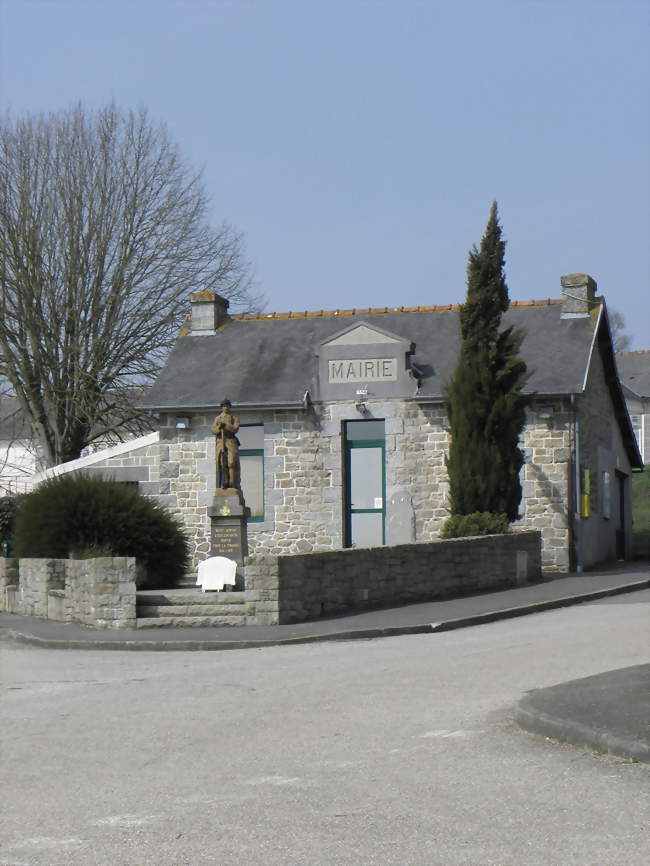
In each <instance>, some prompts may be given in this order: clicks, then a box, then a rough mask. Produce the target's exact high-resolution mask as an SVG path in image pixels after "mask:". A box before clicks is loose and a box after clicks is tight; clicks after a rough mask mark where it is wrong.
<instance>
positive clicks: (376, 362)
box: [328, 358, 397, 384]
mask: <svg viewBox="0 0 650 866" xmlns="http://www.w3.org/2000/svg"><path fill="white" fill-rule="evenodd" d="M328 379H329V381H330V382H331V383H332V384H335V383H338V382H341V383H342V382H395V381H396V380H397V359H396V358H355V359H349V360H348V359H337V360H335V361H328Z"/></svg>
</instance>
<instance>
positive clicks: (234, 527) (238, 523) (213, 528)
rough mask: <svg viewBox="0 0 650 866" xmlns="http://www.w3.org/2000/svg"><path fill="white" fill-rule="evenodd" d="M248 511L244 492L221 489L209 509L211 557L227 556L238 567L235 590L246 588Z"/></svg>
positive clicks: (216, 493)
mask: <svg viewBox="0 0 650 866" xmlns="http://www.w3.org/2000/svg"><path fill="white" fill-rule="evenodd" d="M249 514H250V509H249V508H247V507H246V503H245V502H244V497H243V495H242V492H241V490H234V489H232V488H231V489H228V490H221V489H217V490H216V491H215V494H214V498H213V500H212V505H211V506H210V507H209V508H208V515H209V517H210V556H226V557H227V558H228V559H232V560H234V561H235V562H236V563H237V582H236V584H235V589H238V590H240V589H243V588H244V570H243V567H244V557H246V556H248V532H247V518H248V515H249Z"/></svg>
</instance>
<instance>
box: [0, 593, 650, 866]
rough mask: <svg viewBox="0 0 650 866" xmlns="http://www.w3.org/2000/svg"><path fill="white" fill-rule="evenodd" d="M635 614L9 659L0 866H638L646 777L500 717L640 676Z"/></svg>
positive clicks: (2, 725) (640, 768) (643, 617)
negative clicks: (544, 697)
mask: <svg viewBox="0 0 650 866" xmlns="http://www.w3.org/2000/svg"><path fill="white" fill-rule="evenodd" d="M649 601H650V591H642V592H636V593H632V594H630V595H626V596H617V597H614V598H611V599H606V600H603V601H600V602H595V603H593V604H588V605H581V606H578V607H572V608H567V609H562V610H558V611H550V612H547V613H541V614H536V615H533V616H528V617H523V618H521V619H515V620H506V621H502V622H497V623H492V624H489V625H482V626H478V627H475V628H469V629H465V630H461V631H453V632H447V633H441V634H436V635H413V636H405V637H394V638H388V639H385V640H379V641H367V642H366V641H355V642H342V643H323V644H312V645H300V646H284V647H268V648H263V649H248V650H232V651H230V652H228V653H184V652H178V653H148V652H142V653H128V652H113V653H105V652H101V651H83V652H80V651H74V650H44V649H37V648H35V647H23V646H17V645H13V644H10V643H7V642H5V643H3V644H2V645H0V653H1V656H0V662H1V675H2V681H3V686H4V694H3V699H2V709H1V715H0V746H1V754H0V758H1V763H0V766H1V769H2V784H1V786H0V790H1V791H2V800H3V802H2V805H1V808H0V821H1V822H2V827H1V829H0V866H59V864H69V866H94V864H98V866H146V864H156V866H202V864H219V866H230V864H237V866H249V864H250V866H257V864H260V866H261V864H264V866H276V864H282V866H285V864H291V866H303V864H304V866H325V864H327V866H334V864H336V866H356V864H360V866H371V864H380V866H392V864H395V866H420V864H422V866H425V864H426V866H437V864H440V866H457V864H463V866H465V864H468V866H490V864H494V866H572V864H580V866H618V864H620V866H637V864H643V866H645V864H646V862H648V858H649V857H650V847H649V844H648V836H647V822H648V818H649V817H650V808H649V801H648V789H649V785H648V782H649V781H650V779H649V772H648V766H647V765H643V764H634V763H626V762H624V761H622V760H618V759H614V758H610V757H607V756H604V755H599V754H594V753H592V752H590V751H588V750H586V749H583V748H575V747H572V746H567V745H561V744H558V743H555V742H549V741H546V740H545V739H543V738H541V737H535V736H533V735H530V734H527V733H525V732H523V731H522V730H520V729H519V728H517V727H516V725H515V724H514V723H513V721H512V715H511V714H512V709H513V707H514V705H515V704H516V702H517V701H518V700H519V698H520V697H521V696H522V694H524V693H525V692H526V691H527V690H529V689H533V688H538V687H545V686H550V685H554V684H556V683H560V682H563V681H566V680H570V679H575V678H579V677H586V676H590V675H593V674H597V673H601V672H603V671H607V670H610V669H613V668H621V667H628V666H630V665H636V664H641V663H643V662H645V661H647V654H648V648H649V629H648V626H649V623H650V618H649V610H648V602H649Z"/></svg>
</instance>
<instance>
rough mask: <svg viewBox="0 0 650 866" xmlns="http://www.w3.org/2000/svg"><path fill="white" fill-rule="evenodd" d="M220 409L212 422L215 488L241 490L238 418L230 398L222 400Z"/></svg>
mask: <svg viewBox="0 0 650 866" xmlns="http://www.w3.org/2000/svg"><path fill="white" fill-rule="evenodd" d="M219 408H220V409H221V411H220V412H219V414H218V415H217V417H216V418H215V419H214V421H213V422H212V428H211V429H212V432H213V433H214V435H215V436H216V437H217V489H219V490H241V482H240V477H239V439H238V438H237V431H238V430H239V418H236V417H235V416H234V415H233V414H232V411H231V408H232V403H231V402H230V400H227V399H226V400H222V401H221V403H220V404H219Z"/></svg>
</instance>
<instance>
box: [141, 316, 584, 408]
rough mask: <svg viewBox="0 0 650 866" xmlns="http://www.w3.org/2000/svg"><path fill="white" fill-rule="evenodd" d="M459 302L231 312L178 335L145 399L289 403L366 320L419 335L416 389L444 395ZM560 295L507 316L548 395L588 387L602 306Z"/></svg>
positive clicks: (312, 384) (192, 404)
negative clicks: (568, 310) (571, 302)
mask: <svg viewBox="0 0 650 866" xmlns="http://www.w3.org/2000/svg"><path fill="white" fill-rule="evenodd" d="M458 310H459V308H458V307H457V306H445V307H441V306H435V307H398V308H393V307H384V308H370V309H363V310H359V309H353V310H320V311H316V312H300V313H261V314H255V315H250V314H248V315H240V316H235V317H233V318H230V319H228V320H227V321H226V323H225V324H224V325H223V326H222V328H221V329H220V330H219V331H218V332H217V333H216V334H208V335H197V336H192V335H190V334H188V335H186V336H181V337H179V339H178V340H177V341H176V345H175V347H174V349H173V351H172V353H171V355H170V357H169V359H168V361H167V364H166V366H165V367H164V369H163V371H162V372H161V374H160V376H159V377H158V379H157V381H156V382H155V384H154V385H153V387H152V388H151V390H150V391H149V392H148V393H147V395H146V396H145V398H144V400H143V402H142V404H141V405H142V407H143V408H147V409H152V410H164V409H170V410H175V409H198V408H212V407H217V406H218V405H219V403H220V401H221V400H222V399H223V398H224V397H228V398H229V399H230V400H231V401H232V402H233V404H234V405H236V406H237V405H239V406H245V405H259V406H276V407H277V406H283V405H284V406H289V405H299V404H300V403H301V400H302V397H303V394H304V392H305V390H307V389H310V390H311V391H312V393H314V392H315V390H316V379H317V376H318V358H317V355H316V353H317V351H318V348H319V346H320V344H321V343H323V342H324V341H326V340H328V339H330V338H331V337H333V336H334V335H336V334H338V333H339V332H341V331H342V330H344V329H345V328H346V327H349V326H350V325H353V324H357V323H358V324H361V323H366V324H368V325H369V326H371V327H374V326H376V327H378V328H381V329H383V330H384V331H388V332H390V333H392V334H395V335H397V336H400V337H402V338H404V339H405V340H407V341H409V342H411V343H412V344H413V355H412V360H413V361H414V362H415V363H416V364H417V366H418V367H419V368H420V369H423V370H424V372H425V375H424V376H423V378H422V380H421V388H420V391H419V392H418V395H417V396H418V398H419V399H441V398H442V394H443V389H444V387H445V384H446V383H447V381H448V380H449V378H450V376H451V375H452V373H453V370H454V366H455V363H456V358H457V354H458V349H459V345H460V332H459V316H458ZM561 313H562V306H561V301H559V300H546V301H523V302H522V301H520V302H514V303H512V304H511V306H510V309H509V310H508V311H507V313H506V314H505V316H504V322H505V324H506V325H514V326H515V327H516V328H522V329H523V330H524V331H525V336H524V340H523V343H522V355H523V357H524V359H525V361H526V364H527V366H528V369H529V372H530V373H531V376H530V379H529V381H528V383H527V388H526V390H527V391H528V392H530V393H539V394H542V395H551V394H569V393H580V392H581V391H582V390H583V386H584V381H585V373H586V370H587V365H588V362H589V353H590V348H591V345H592V341H593V337H594V328H595V323H596V321H597V316H596V315H591V316H587V317H581V318H565V319H563V318H562V317H561Z"/></svg>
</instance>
